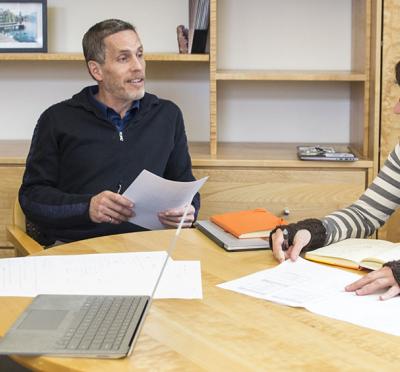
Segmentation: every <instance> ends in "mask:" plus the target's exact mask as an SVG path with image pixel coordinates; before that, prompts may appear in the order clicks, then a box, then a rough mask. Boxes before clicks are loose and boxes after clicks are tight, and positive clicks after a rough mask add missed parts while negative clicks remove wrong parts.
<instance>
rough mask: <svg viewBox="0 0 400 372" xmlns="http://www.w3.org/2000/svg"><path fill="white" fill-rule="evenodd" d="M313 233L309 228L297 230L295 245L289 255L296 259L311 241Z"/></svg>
mask: <svg viewBox="0 0 400 372" xmlns="http://www.w3.org/2000/svg"><path fill="white" fill-rule="evenodd" d="M310 239H311V233H310V232H309V231H308V230H305V229H302V230H299V231H297V233H296V235H295V236H294V238H293V245H292V247H290V249H289V251H288V256H289V258H290V259H291V260H292V261H296V260H297V258H298V257H299V255H300V253H301V250H302V249H303V248H304V247H305V246H306V245H307V244H308V243H309V242H310Z"/></svg>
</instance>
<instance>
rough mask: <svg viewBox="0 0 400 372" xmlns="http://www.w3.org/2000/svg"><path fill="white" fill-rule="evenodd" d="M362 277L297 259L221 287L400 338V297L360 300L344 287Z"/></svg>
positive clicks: (370, 296)
mask: <svg viewBox="0 0 400 372" xmlns="http://www.w3.org/2000/svg"><path fill="white" fill-rule="evenodd" d="M359 278H360V275H358V274H354V273H350V272H346V271H343V270H340V269H337V268H333V267H327V266H325V265H320V264H317V263H314V262H309V261H306V260H304V259H302V258H298V259H297V261H296V262H292V261H290V260H287V261H284V262H283V263H282V264H280V265H278V266H276V267H274V268H272V269H267V270H263V271H259V272H256V273H254V274H250V275H247V276H244V277H242V278H239V279H236V280H232V281H229V282H226V283H223V284H219V285H218V287H220V288H224V289H229V290H232V291H235V292H239V293H243V294H246V295H248V296H252V297H257V298H261V299H264V300H268V301H272V302H276V303H279V304H283V305H288V306H295V307H304V308H306V309H307V310H309V311H311V312H314V313H316V314H320V315H324V316H328V317H331V318H334V319H338V320H344V321H347V322H349V323H353V324H357V325H360V326H363V327H367V328H371V329H375V330H378V331H382V332H386V333H390V334H393V335H396V336H400V323H399V322H396V315H398V313H399V311H400V297H399V296H397V297H395V298H393V299H390V300H387V301H380V300H379V294H373V295H369V296H357V295H356V294H355V293H353V292H346V291H345V290H344V287H345V286H346V285H347V284H350V283H352V282H354V281H356V280H357V279H359Z"/></svg>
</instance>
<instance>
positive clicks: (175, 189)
mask: <svg viewBox="0 0 400 372" xmlns="http://www.w3.org/2000/svg"><path fill="white" fill-rule="evenodd" d="M207 178H208V177H204V178H202V179H200V180H197V181H191V182H178V181H170V180H166V179H165V178H162V177H159V176H156V175H155V174H153V173H151V172H149V171H147V170H143V171H142V172H141V173H140V174H139V176H137V178H136V179H135V180H134V181H133V182H132V184H131V185H130V186H129V187H128V188H127V190H126V191H125V192H124V193H123V195H124V196H125V197H126V198H128V199H129V200H131V201H132V202H134V203H135V207H134V211H135V216H134V217H132V218H130V219H129V221H130V222H132V223H134V224H136V225H139V226H142V227H144V228H146V229H150V230H160V229H165V226H164V225H163V224H162V223H161V222H160V221H159V220H158V216H157V215H158V213H159V212H163V211H165V210H167V209H171V208H179V207H184V206H185V205H187V204H190V203H191V202H192V199H193V197H194V196H195V195H196V193H197V192H198V191H199V190H200V188H201V187H202V186H203V184H204V183H205V182H206V180H207Z"/></svg>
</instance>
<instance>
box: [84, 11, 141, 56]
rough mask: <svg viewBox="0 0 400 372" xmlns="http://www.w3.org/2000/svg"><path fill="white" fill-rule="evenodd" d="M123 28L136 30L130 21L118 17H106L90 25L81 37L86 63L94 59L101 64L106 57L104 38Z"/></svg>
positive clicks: (123, 29)
mask: <svg viewBox="0 0 400 372" xmlns="http://www.w3.org/2000/svg"><path fill="white" fill-rule="evenodd" d="M125 30H132V31H133V32H136V29H135V27H134V26H133V25H132V24H131V23H129V22H125V21H121V20H120V19H106V20H105V21H102V22H99V23H96V24H95V25H94V26H92V27H90V28H89V30H88V31H87V32H86V33H85V35H84V36H83V39H82V47H83V55H84V56H85V60H86V63H88V62H89V61H96V62H98V63H100V64H103V63H104V62H105V58H106V52H105V45H104V39H105V38H106V37H107V36H110V35H113V34H115V33H117V32H120V31H125Z"/></svg>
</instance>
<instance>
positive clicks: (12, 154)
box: [0, 140, 31, 164]
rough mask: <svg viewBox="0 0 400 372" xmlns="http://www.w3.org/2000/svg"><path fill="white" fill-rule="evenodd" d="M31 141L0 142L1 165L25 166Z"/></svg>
mask: <svg viewBox="0 0 400 372" xmlns="http://www.w3.org/2000/svg"><path fill="white" fill-rule="evenodd" d="M30 145H31V141H30V140H0V163H1V164H25V160H26V157H27V155H28V152H29V147H30Z"/></svg>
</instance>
